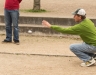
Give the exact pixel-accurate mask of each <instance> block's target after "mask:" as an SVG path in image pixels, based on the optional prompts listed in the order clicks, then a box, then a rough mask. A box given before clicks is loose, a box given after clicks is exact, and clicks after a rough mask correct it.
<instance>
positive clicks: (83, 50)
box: [42, 9, 96, 66]
mask: <svg viewBox="0 0 96 75" xmlns="http://www.w3.org/2000/svg"><path fill="white" fill-rule="evenodd" d="M73 15H74V20H75V22H78V24H76V25H74V26H71V27H68V28H62V27H60V26H56V25H51V24H50V23H49V22H47V21H45V20H43V21H42V25H44V26H46V27H48V28H51V29H53V30H56V31H58V32H61V33H67V34H74V35H79V36H80V37H81V39H82V40H83V43H76V44H72V45H70V50H71V51H72V52H73V53H74V54H75V55H76V56H77V57H78V58H80V59H81V60H82V61H83V63H81V66H91V65H94V64H95V62H96V61H95V59H96V57H95V56H96V55H95V52H96V28H95V25H94V23H93V22H92V21H91V20H90V19H87V18H86V12H85V10H84V9H77V10H76V11H75V12H74V13H73Z"/></svg>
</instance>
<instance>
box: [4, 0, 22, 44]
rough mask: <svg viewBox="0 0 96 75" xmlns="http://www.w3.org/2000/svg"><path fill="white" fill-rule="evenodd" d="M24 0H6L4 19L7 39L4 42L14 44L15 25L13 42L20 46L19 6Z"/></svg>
mask: <svg viewBox="0 0 96 75" xmlns="http://www.w3.org/2000/svg"><path fill="white" fill-rule="evenodd" d="M21 1H22V0H6V1H5V8H4V16H5V17H4V18H5V24H6V39H4V41H3V42H6V43H10V42H12V24H13V41H14V43H16V44H19V28H18V19H19V4H20V2H21Z"/></svg>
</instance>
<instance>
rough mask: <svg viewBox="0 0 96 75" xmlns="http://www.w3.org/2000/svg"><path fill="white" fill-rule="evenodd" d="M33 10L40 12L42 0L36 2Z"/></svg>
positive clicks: (35, 0)
mask: <svg viewBox="0 0 96 75" xmlns="http://www.w3.org/2000/svg"><path fill="white" fill-rule="evenodd" d="M33 10H40V0H34V4H33Z"/></svg>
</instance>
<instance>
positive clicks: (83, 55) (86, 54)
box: [70, 43, 96, 62]
mask: <svg viewBox="0 0 96 75" xmlns="http://www.w3.org/2000/svg"><path fill="white" fill-rule="evenodd" d="M70 50H71V51H72V52H73V53H74V54H75V55H76V56H77V57H79V58H80V59H81V60H83V61H84V62H86V61H89V60H90V59H91V58H92V57H91V56H92V54H94V52H96V46H92V45H88V44H86V43H78V44H72V45H70Z"/></svg>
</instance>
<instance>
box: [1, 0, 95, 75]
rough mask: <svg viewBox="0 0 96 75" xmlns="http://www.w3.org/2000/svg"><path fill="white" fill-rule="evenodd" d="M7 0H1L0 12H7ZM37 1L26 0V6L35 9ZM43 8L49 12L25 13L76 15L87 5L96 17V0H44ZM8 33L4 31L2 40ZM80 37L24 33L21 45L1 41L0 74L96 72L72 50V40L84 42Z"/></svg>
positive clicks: (76, 74) (75, 74)
mask: <svg viewBox="0 0 96 75" xmlns="http://www.w3.org/2000/svg"><path fill="white" fill-rule="evenodd" d="M4 1H5V0H1V2H0V14H3V12H4V11H3V10H4V9H3V6H4ZM32 6H33V0H23V1H22V3H21V6H20V10H22V9H31V8H32ZM41 8H42V9H46V10H47V11H48V12H46V13H25V12H22V11H20V15H21V16H22V15H25V16H48V17H49V16H51V17H52V16H53V17H73V16H72V15H71V12H73V11H74V10H75V9H77V8H84V9H85V10H86V11H87V16H88V17H89V18H96V15H95V13H96V3H95V2H94V0H74V1H73V0H50V1H49V0H41ZM4 39H5V35H2V34H0V41H2V40H4ZM81 42H82V41H81V40H80V39H76V38H75V39H73V38H71V39H70V38H69V37H63V38H62V37H40V36H39V37H38V36H30V35H20V45H16V44H14V43H6V44H4V43H0V48H1V49H0V65H1V66H0V75H96V65H94V66H92V67H81V66H80V63H81V62H82V61H81V60H79V59H78V58H77V57H76V56H75V55H74V54H73V53H72V52H71V51H70V50H69V46H70V44H72V43H81Z"/></svg>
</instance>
